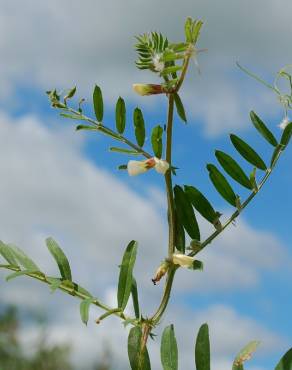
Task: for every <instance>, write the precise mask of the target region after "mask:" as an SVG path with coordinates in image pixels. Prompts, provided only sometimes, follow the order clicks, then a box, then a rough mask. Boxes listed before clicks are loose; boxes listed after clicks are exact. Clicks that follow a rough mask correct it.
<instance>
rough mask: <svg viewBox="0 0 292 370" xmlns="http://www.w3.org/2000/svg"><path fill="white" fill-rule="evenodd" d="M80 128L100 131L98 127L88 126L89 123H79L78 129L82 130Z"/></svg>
mask: <svg viewBox="0 0 292 370" xmlns="http://www.w3.org/2000/svg"><path fill="white" fill-rule="evenodd" d="M80 130H91V131H98V127H96V126H88V125H78V126H76V131H80Z"/></svg>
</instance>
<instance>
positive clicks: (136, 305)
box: [131, 276, 140, 319]
mask: <svg viewBox="0 0 292 370" xmlns="http://www.w3.org/2000/svg"><path fill="white" fill-rule="evenodd" d="M131 294H132V300H133V306H134V311H135V317H136V319H139V318H140V308H139V298H138V289H137V282H136V279H135V278H134V276H132V287H131Z"/></svg>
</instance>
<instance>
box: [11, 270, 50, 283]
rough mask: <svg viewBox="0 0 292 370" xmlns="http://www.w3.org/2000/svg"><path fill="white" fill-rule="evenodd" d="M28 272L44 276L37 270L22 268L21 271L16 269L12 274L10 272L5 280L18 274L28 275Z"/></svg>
mask: <svg viewBox="0 0 292 370" xmlns="http://www.w3.org/2000/svg"><path fill="white" fill-rule="evenodd" d="M29 274H38V275H39V276H42V277H45V275H44V274H43V273H42V272H41V271H38V270H22V271H16V272H14V273H13V274H10V275H8V276H7V277H6V281H9V280H12V279H14V278H16V277H18V276H23V275H29Z"/></svg>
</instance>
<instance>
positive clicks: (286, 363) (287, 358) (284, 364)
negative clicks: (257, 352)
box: [275, 348, 292, 370]
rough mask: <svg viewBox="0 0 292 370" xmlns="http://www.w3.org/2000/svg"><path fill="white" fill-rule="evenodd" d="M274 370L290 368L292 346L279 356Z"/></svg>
mask: <svg viewBox="0 0 292 370" xmlns="http://www.w3.org/2000/svg"><path fill="white" fill-rule="evenodd" d="M275 370H292V348H290V349H289V350H288V351H287V352H286V353H285V355H284V356H283V357H282V358H281V360H280V361H279V363H278V364H277V366H276V367H275Z"/></svg>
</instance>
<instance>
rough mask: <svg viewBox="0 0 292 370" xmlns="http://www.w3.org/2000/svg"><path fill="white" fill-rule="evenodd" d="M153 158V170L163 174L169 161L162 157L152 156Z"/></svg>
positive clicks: (167, 167)
mask: <svg viewBox="0 0 292 370" xmlns="http://www.w3.org/2000/svg"><path fill="white" fill-rule="evenodd" d="M154 160H155V170H156V171H157V172H158V173H161V174H162V175H165V173H166V171H167V170H168V169H169V163H168V162H166V161H165V160H163V159H159V158H156V157H155V158H154Z"/></svg>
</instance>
